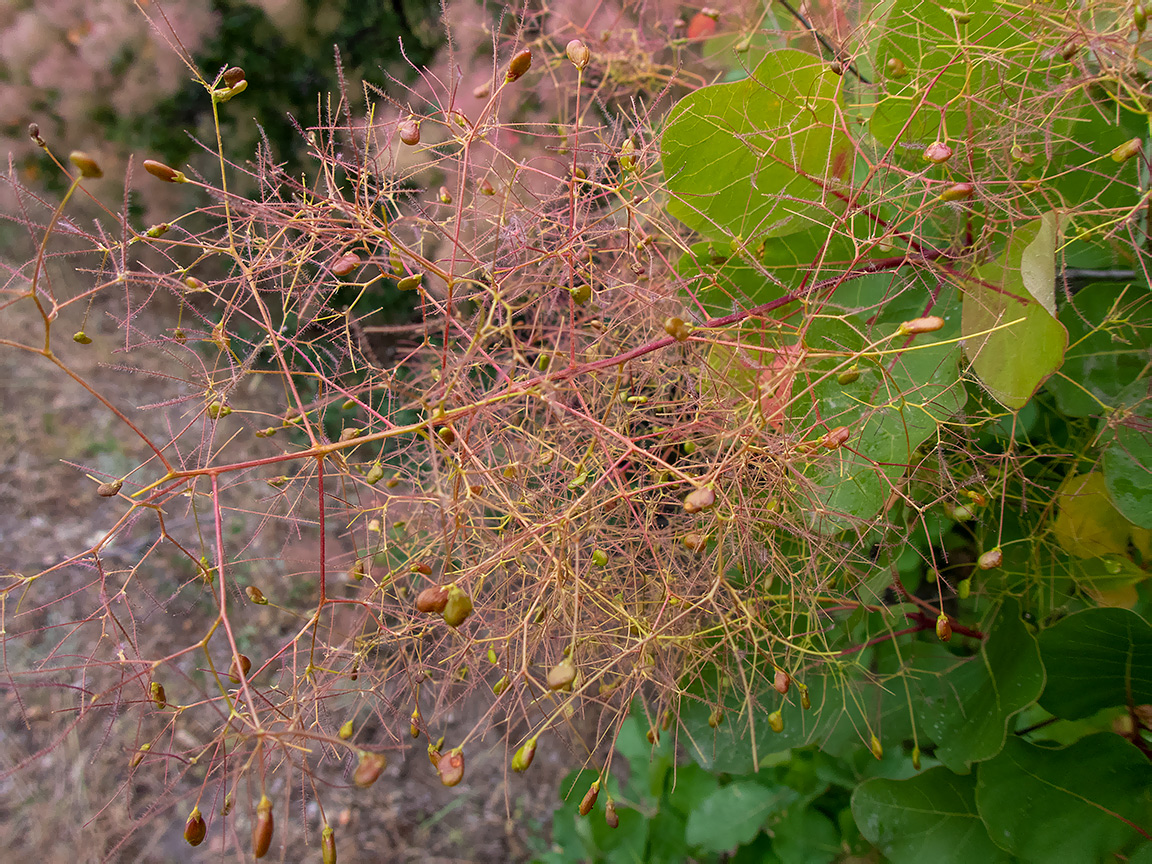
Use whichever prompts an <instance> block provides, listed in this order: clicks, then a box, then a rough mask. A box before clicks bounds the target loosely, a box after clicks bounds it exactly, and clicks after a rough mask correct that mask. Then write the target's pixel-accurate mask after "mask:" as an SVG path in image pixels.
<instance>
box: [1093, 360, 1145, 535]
mask: <svg viewBox="0 0 1152 864" xmlns="http://www.w3.org/2000/svg"><path fill="white" fill-rule="evenodd" d="M1150 396H1152V378H1145V379H1143V380H1141V381H1137V382H1136V383H1135V384H1133V385H1132V386H1130V387H1128V388H1127V389H1125V390H1124V392H1123V393H1121V394H1120V395H1119V396H1118V397H1117V399H1116V403H1117V411H1116V414H1115V415H1114V416H1113V417H1110V418H1107V419H1106V420H1105V424H1106V426H1107V427H1108V428H1111V429H1112V430H1113V431H1114V437H1113V438H1112V442H1111V443H1110V444H1109V445H1108V446H1107V447H1106V448H1105V449H1104V479H1105V481H1106V482H1107V485H1108V494H1109V495H1110V496H1111V498H1112V502H1113V503H1114V504H1115V505H1116V509H1117V510H1119V511H1120V513H1121V514H1122V515H1123V516H1124V517H1125V518H1126V519H1127V520H1128V521H1129V522H1133V523H1135V524H1136V525H1138V526H1139V527H1141V528H1152V398H1149V397H1150Z"/></svg>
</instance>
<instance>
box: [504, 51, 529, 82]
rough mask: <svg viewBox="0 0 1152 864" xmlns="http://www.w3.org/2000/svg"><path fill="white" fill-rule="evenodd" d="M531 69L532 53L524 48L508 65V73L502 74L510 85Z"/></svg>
mask: <svg viewBox="0 0 1152 864" xmlns="http://www.w3.org/2000/svg"><path fill="white" fill-rule="evenodd" d="M531 68H532V52H531V51H529V50H528V49H527V48H525V49H524V50H523V51H521V52H520V53H519V54H517V55H516V56H515V57H513V58H512V60H511V61H510V62H509V63H508V71H507V72H505V73H504V80H505V81H507V82H508V83H509V84H511V83H512V82H513V81H518V80H519V79H520V78H522V77H523V76H524V73H525V72H527V71H528V70H529V69H531Z"/></svg>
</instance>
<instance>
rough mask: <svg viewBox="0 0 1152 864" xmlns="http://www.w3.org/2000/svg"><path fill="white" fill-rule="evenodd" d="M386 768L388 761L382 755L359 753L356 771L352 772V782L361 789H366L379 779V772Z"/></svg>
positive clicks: (365, 751)
mask: <svg viewBox="0 0 1152 864" xmlns="http://www.w3.org/2000/svg"><path fill="white" fill-rule="evenodd" d="M386 767H388V760H387V758H385V756H384V754H383V753H370V752H368V751H367V750H361V751H360V761H359V763H357V765H356V770H355V771H353V772H352V782H353V783H355V784H356V785H357V786H359V787H360V788H361V789H367V788H368V787H369V786H371V785H372V784H373V783H375V782H376V780H377V779H378V778H379V777H380V774H381V772H383V770H384V769H385V768H386Z"/></svg>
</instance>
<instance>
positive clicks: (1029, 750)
mask: <svg viewBox="0 0 1152 864" xmlns="http://www.w3.org/2000/svg"><path fill="white" fill-rule="evenodd" d="M976 803H977V806H978V809H979V812H980V816H981V817H982V818H983V819H984V824H985V825H986V826H987V829H988V836H989V837H991V838H992V840H993V841H995V842H996V843H997V844H998V845H999V846H1000V847H1001V848H1002V849H1004V850H1005V851H1007V852H1011V853H1012V854H1013V855H1016V856H1018V857H1020V858H1021V859H1023V860H1024V861H1035V862H1043V864H1064V862H1067V864H1082V862H1085V861H1101V860H1104V858H1105V856H1108V858H1109V859H1110V858H1111V856H1109V855H1108V853H1110V852H1115V851H1119V850H1120V849H1121V848H1122V847H1123V846H1125V845H1126V844H1127V843H1128V842H1129V841H1130V840H1132V839H1133V838H1135V837H1136V831H1135V829H1134V828H1133V827H1132V824H1133V823H1135V824H1136V825H1140V826H1142V827H1143V826H1147V825H1149V824H1150V820H1152V764H1149V762H1148V759H1147V758H1146V757H1145V756H1144V755H1143V754H1142V753H1141V752H1140V751H1139V750H1137V749H1136V748H1135V747H1134V746H1133V745H1132V744H1130V743H1128V742H1127V741H1125V740H1124V739H1123V738H1121V737H1119V736H1118V735H1113V734H1111V733H1107V732H1105V733H1101V734H1097V735H1090V736H1089V737H1087V738H1082V739H1080V740H1079V741H1077V742H1076V743H1075V744H1073V745H1072V746H1071V747H1066V748H1065V749H1063V750H1050V749H1047V748H1044V747H1037V746H1036V745H1034V744H1028V743H1026V742H1024V741H1020V740H1017V739H1013V740H1012V741H1009V742H1008V744H1007V745H1006V746H1005V748H1004V750H1003V751H1002V752H1001V753H1000V755H999V756H997V757H996V758H995V759H993V760H992V761H990V762H985V763H983V764H982V765H981V766H980V769H979V772H978V774H977V784H976Z"/></svg>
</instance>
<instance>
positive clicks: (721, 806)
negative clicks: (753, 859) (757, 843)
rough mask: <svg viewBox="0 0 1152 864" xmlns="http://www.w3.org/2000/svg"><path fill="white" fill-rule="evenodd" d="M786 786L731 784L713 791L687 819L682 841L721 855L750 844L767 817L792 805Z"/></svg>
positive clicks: (793, 795) (790, 791)
mask: <svg viewBox="0 0 1152 864" xmlns="http://www.w3.org/2000/svg"><path fill="white" fill-rule="evenodd" d="M796 798H797V794H796V792H795V791H794V790H792V789H789V788H788V787H787V786H777V787H775V788H771V789H770V788H768V787H767V786H765V785H763V784H761V783H755V782H746V783H732V784H731V785H729V786H723V787H721V788H720V789H717V790H716V791H715V792H713V793H712V794H711V795H709V796H708V797H707V798H705V799H704V800H703V801H701V802H700V805H699V806H698V807H697V808H696V809H695V810H694V811H692V814H691V815H690V816H689V817H688V827H687V830H686V832H685V837H686V838H687V840H688V843H689V845H691V846H698V847H700V848H701V849H705V850H707V851H709V852H723V851H725V850H728V849H731V848H733V847H735V846H742V845H744V844H745V843H750V842H752V839H753V838H754V837H755V836H756V835H757V834H759V833H760V829H761V827H762V826H763V825H764V823H765V822H766V821H767V819H768V817H769V816H771V815H773V814H774V813H779V812H781V811H782V810H784V808H786V807H787V806H788V805H789V804H791V803H792V802H793V801H795V800H796Z"/></svg>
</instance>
